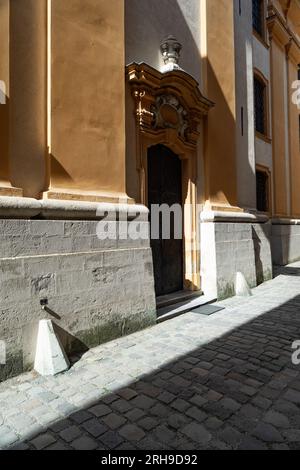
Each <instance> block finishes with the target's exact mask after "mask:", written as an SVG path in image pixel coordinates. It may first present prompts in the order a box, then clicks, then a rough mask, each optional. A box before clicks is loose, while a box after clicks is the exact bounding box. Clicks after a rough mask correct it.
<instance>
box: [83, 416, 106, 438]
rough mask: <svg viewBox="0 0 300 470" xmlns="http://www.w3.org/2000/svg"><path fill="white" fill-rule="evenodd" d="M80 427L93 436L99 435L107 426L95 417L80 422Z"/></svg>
mask: <svg viewBox="0 0 300 470" xmlns="http://www.w3.org/2000/svg"><path fill="white" fill-rule="evenodd" d="M82 427H83V428H84V429H85V430H86V431H87V432H88V433H89V434H91V435H92V436H93V437H99V436H101V434H104V433H105V432H106V431H107V430H108V428H107V427H106V426H105V425H104V424H102V423H101V422H99V421H98V420H97V419H96V418H92V419H89V420H88V421H85V422H84V423H83V424H82Z"/></svg>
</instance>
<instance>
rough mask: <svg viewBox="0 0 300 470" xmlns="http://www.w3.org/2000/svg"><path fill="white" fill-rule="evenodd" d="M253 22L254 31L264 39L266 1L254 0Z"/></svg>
mask: <svg viewBox="0 0 300 470" xmlns="http://www.w3.org/2000/svg"><path fill="white" fill-rule="evenodd" d="M252 22H253V29H254V31H255V32H256V33H257V34H258V35H259V36H261V37H262V38H263V37H264V29H265V28H264V22H265V15H264V0H252Z"/></svg>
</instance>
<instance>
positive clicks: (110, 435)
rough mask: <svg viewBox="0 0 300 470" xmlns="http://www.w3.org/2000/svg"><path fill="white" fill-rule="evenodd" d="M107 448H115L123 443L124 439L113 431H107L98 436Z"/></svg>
mask: <svg viewBox="0 0 300 470" xmlns="http://www.w3.org/2000/svg"><path fill="white" fill-rule="evenodd" d="M99 439H100V441H101V442H102V443H103V444H104V445H105V447H106V448H107V449H115V448H116V447H118V446H119V445H120V444H122V443H123V441H124V439H123V438H122V437H121V436H120V435H119V434H118V433H116V432H114V431H108V432H106V433H104V434H102V435H101V436H100V437H99Z"/></svg>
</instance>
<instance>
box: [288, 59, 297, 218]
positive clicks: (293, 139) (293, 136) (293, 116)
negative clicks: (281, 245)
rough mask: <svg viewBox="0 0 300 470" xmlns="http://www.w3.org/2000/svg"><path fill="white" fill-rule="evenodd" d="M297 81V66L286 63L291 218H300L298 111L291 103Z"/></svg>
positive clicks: (292, 62)
mask: <svg viewBox="0 0 300 470" xmlns="http://www.w3.org/2000/svg"><path fill="white" fill-rule="evenodd" d="M295 80H298V65H297V63H296V62H294V61H292V60H289V62H288V86H289V90H290V92H289V141H290V169H291V172H290V174H291V206H292V207H291V212H292V216H293V217H298V218H299V217H300V191H299V187H300V143H299V109H298V107H297V106H296V105H295V104H294V103H293V102H292V96H291V94H292V92H293V91H294V89H293V88H292V84H293V82H294V81H295Z"/></svg>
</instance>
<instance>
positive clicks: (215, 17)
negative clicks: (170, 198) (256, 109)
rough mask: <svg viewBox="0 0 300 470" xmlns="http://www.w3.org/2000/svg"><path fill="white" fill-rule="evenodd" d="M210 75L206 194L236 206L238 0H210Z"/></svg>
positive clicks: (212, 200)
mask: <svg viewBox="0 0 300 470" xmlns="http://www.w3.org/2000/svg"><path fill="white" fill-rule="evenodd" d="M206 11H207V25H206V29H207V57H206V58H205V57H204V60H205V61H206V64H205V66H204V70H206V73H207V78H206V80H204V83H206V84H207V85H206V90H205V95H206V96H208V97H209V99H211V100H212V101H214V102H215V103H216V106H215V108H213V109H212V110H211V111H210V112H209V115H208V118H207V125H206V128H207V136H206V149H205V171H206V198H207V199H209V200H210V201H211V203H212V204H215V205H218V204H221V205H222V204H224V205H232V206H235V205H236V203H237V188H236V138H235V132H236V128H235V126H236V102H235V57H234V2H231V1H230V2H229V1H228V0H206Z"/></svg>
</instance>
